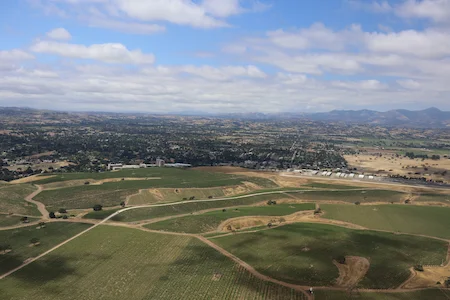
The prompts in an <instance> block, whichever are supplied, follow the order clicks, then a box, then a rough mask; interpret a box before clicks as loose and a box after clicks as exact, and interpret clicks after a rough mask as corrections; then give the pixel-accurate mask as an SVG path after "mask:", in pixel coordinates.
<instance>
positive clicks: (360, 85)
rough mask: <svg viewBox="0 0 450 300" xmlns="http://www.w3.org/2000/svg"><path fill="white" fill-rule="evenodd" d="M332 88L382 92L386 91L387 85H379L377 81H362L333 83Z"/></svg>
mask: <svg viewBox="0 0 450 300" xmlns="http://www.w3.org/2000/svg"><path fill="white" fill-rule="evenodd" d="M331 85H332V86H335V87H340V88H346V89H352V90H359V89H362V90H382V89H386V88H387V85H385V84H383V83H381V82H380V81H378V80H374V79H371V80H362V81H353V82H352V81H347V82H345V81H333V82H331Z"/></svg>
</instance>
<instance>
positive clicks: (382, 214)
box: [320, 204, 450, 239]
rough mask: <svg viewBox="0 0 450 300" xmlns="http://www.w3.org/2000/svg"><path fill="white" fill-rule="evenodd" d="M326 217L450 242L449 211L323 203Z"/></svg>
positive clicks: (442, 209) (398, 206) (424, 207)
mask: <svg viewBox="0 0 450 300" xmlns="http://www.w3.org/2000/svg"><path fill="white" fill-rule="evenodd" d="M320 207H321V208H322V210H324V211H325V214H324V216H323V217H324V218H327V219H334V220H340V221H345V222H349V223H353V224H358V225H361V226H364V227H367V228H371V229H380V230H387V231H393V232H404V233H414V234H423V235H429V236H435V237H440V238H445V239H450V229H449V228H450V208H449V207H433V206H412V205H396V204H394V205H390V204H389V205H373V206H372V205H370V206H361V205H335V204H322V205H320Z"/></svg>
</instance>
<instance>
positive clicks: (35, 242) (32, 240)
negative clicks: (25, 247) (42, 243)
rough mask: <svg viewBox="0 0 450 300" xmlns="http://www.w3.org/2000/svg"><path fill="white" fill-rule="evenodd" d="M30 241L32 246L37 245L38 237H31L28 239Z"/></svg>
mask: <svg viewBox="0 0 450 300" xmlns="http://www.w3.org/2000/svg"><path fill="white" fill-rule="evenodd" d="M30 243H31V244H33V246H37V245H39V239H38V238H32V239H31V240H30Z"/></svg>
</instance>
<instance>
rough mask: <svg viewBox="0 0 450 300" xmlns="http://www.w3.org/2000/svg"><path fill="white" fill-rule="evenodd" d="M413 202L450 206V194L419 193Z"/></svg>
mask: <svg viewBox="0 0 450 300" xmlns="http://www.w3.org/2000/svg"><path fill="white" fill-rule="evenodd" d="M413 203H423V204H433V205H436V204H444V205H448V206H450V195H442V194H421V195H420V196H419V197H417V198H416V199H415V200H414V201H413Z"/></svg>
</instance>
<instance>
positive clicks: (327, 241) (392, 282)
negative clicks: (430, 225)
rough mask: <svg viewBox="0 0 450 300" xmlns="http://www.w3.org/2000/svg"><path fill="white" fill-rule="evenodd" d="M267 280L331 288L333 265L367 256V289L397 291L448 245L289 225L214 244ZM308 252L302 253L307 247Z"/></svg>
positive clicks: (363, 283)
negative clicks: (412, 272) (417, 266)
mask: <svg viewBox="0 0 450 300" xmlns="http://www.w3.org/2000/svg"><path fill="white" fill-rule="evenodd" d="M212 241H214V243H217V244H218V245H220V246H221V247H223V248H225V249H226V250H228V251H230V252H231V253H233V254H234V255H236V256H237V257H239V258H241V259H243V260H244V261H245V262H247V263H249V264H250V265H252V266H253V267H255V269H257V270H258V271H260V272H261V273H263V274H265V275H269V276H271V277H274V278H276V279H279V280H283V281H286V282H290V283H296V284H303V285H312V286H331V285H333V284H334V282H335V279H336V278H338V276H339V274H338V269H337V268H336V266H334V265H333V263H332V260H333V259H334V258H335V257H337V256H340V255H353V256H361V257H366V258H367V259H369V261H370V268H369V271H368V272H367V274H366V277H365V278H364V279H363V280H362V281H361V282H360V286H361V287H365V288H395V287H398V286H399V285H400V284H401V283H402V282H403V281H405V280H406V279H407V278H408V277H409V275H410V272H409V270H408V269H409V268H410V267H412V266H413V265H415V264H419V263H420V264H424V265H427V264H431V265H436V264H440V263H441V262H442V260H444V259H445V258H446V254H447V248H448V243H446V242H443V241H439V240H434V239H430V238H423V237H415V236H404V235H394V234H391V233H384V232H374V231H365V230H351V229H347V228H342V227H338V226H331V225H324V224H304V223H298V224H289V225H285V226H280V227H276V228H274V229H271V230H263V231H259V232H255V233H246V234H237V235H229V236H223V237H216V238H214V239H212ZM305 247H307V248H309V251H302V249H303V248H305Z"/></svg>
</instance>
